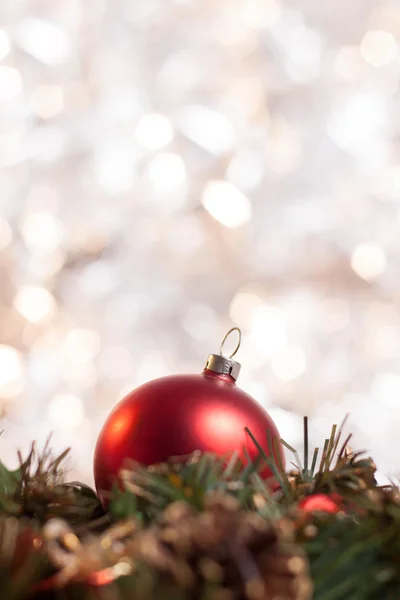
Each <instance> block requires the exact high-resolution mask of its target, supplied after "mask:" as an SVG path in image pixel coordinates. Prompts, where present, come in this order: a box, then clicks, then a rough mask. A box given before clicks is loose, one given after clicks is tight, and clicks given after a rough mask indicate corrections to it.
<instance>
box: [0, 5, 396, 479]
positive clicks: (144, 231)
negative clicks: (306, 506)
mask: <svg viewBox="0 0 400 600" xmlns="http://www.w3.org/2000/svg"><path fill="white" fill-rule="evenodd" d="M0 27H1V29H0V167H1V170H0V210H1V220H0V277H1V289H0V396H1V403H0V405H1V416H2V419H1V428H2V429H3V430H4V431H3V434H2V436H1V437H0V456H1V459H2V460H4V461H5V462H6V463H8V464H13V463H14V462H15V460H16V450H17V448H21V449H22V450H23V451H26V450H27V449H28V447H29V445H30V443H31V441H32V440H33V439H36V440H38V442H39V444H41V445H42V444H43V443H44V441H45V439H46V438H47V436H48V434H49V433H50V432H51V431H53V432H54V434H53V440H52V445H53V447H54V450H55V451H58V450H62V449H64V447H65V446H71V447H72V453H71V458H70V468H71V475H70V476H71V478H75V479H76V478H78V479H80V480H84V481H87V482H89V483H91V482H92V453H93V448H94V444H95V440H96V437H97V433H98V431H99V429H100V427H101V425H102V423H103V422H104V419H105V417H106V416H107V414H108V413H109V411H110V410H111V408H112V407H113V406H114V405H115V403H116V402H117V401H118V400H119V399H120V398H121V397H122V395H123V394H124V393H125V392H127V391H128V390H129V389H131V388H133V387H136V386H137V385H139V384H140V383H143V382H144V381H146V380H149V379H151V378H155V377H158V376H162V375H165V374H168V373H175V372H177V373H180V372H181V373H183V372H198V371H200V370H201V369H202V368H203V366H204V362H205V359H206V357H207V355H208V354H209V353H210V352H215V351H217V350H218V348H219V342H220V340H221V338H222V337H223V335H224V334H225V332H226V331H227V330H228V329H229V328H230V327H231V326H232V325H239V326H240V327H241V328H242V330H243V334H244V342H243V345H242V349H241V352H240V355H239V359H240V361H241V362H242V364H243V370H242V375H241V378H240V380H239V384H240V385H241V387H242V388H244V389H245V390H247V391H248V392H249V393H251V394H252V395H253V396H255V397H256V398H257V399H258V400H259V402H261V403H262V404H263V405H264V406H265V407H266V408H267V409H268V410H269V411H270V413H271V415H272V416H273V418H274V419H275V421H276V423H277V425H278V427H279V429H280V430H281V434H282V435H283V437H284V438H286V439H287V441H288V442H290V443H292V444H294V445H296V446H298V447H300V448H301V440H302V426H301V417H302V415H304V414H308V415H309V416H310V418H311V419H312V438H313V442H315V443H321V441H322V439H323V438H324V437H325V436H326V435H327V433H328V431H329V430H330V426H331V425H332V423H333V422H339V421H341V420H342V418H343V417H344V415H345V414H346V413H347V412H350V413H351V418H350V420H349V424H348V430H349V431H353V432H354V434H355V435H354V439H355V441H354V446H355V447H357V448H365V449H368V450H369V451H371V452H372V453H373V455H374V457H375V459H376V460H377V462H378V466H379V467H380V470H381V471H382V473H386V474H389V473H390V474H396V473H397V470H398V469H399V468H400V465H399V463H398V456H397V451H396V448H397V442H396V439H397V436H398V430H399V424H400V276H399V272H400V244H399V239H400V237H399V236H400V139H399V133H400V103H399V96H398V90H399V77H400V53H399V41H400V4H399V3H398V1H397V0H393V1H390V0H352V1H351V2H348V0H347V1H344V0H334V1H333V0H332V1H323V2H321V1H318V0H301V1H297V2H296V1H295V0H285V1H284V0H219V1H218V2H216V1H215V0H146V1H143V0H68V1H65V0H2V2H1V5H0Z"/></svg>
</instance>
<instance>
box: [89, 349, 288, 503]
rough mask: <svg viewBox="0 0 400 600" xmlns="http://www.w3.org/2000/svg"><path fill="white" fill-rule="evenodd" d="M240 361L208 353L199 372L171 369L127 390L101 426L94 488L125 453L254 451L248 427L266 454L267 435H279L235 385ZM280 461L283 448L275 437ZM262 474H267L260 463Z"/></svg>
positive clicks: (143, 457) (113, 473)
mask: <svg viewBox="0 0 400 600" xmlns="http://www.w3.org/2000/svg"><path fill="white" fill-rule="evenodd" d="M239 368H240V365H239V364H238V363H237V362H235V361H233V360H232V355H231V357H230V358H226V357H223V356H220V355H215V354H213V355H211V356H210V357H209V359H208V361H207V365H206V368H205V369H204V371H203V373H201V374H198V375H172V376H168V377H162V378H160V379H155V380H153V381H149V382H148V383H145V384H144V385H142V386H140V387H138V388H137V389H135V390H133V391H132V392H130V393H129V394H128V395H127V396H126V397H125V398H124V399H123V400H121V402H119V404H117V406H116V407H115V408H114V410H113V411H112V413H111V414H110V416H109V417H108V419H107V421H106V423H105V424H104V426H103V429H102V431H101V432H100V435H99V438H98V441H97V445H96V450H95V458H94V477H95V483H96V488H97V492H98V494H99V496H100V498H102V500H103V501H104V499H105V498H104V494H103V492H107V491H109V490H110V489H111V487H112V485H113V483H114V482H115V481H116V477H117V475H118V472H119V470H120V468H121V467H122V466H123V465H124V463H125V460H126V459H133V460H135V461H137V462H139V463H141V464H143V465H151V464H154V463H159V462H166V461H167V460H168V459H169V458H171V457H177V456H180V455H187V454H190V453H191V452H194V451H195V450H200V451H201V452H214V453H217V454H218V455H229V454H232V453H233V452H234V451H235V450H236V451H238V452H240V455H241V457H242V458H243V459H245V457H244V453H243V449H246V451H247V452H248V454H249V455H250V457H251V458H255V457H256V456H257V455H258V451H257V449H256V447H255V445H254V443H253V442H252V440H251V438H250V437H249V436H248V434H246V432H245V427H248V428H249V430H250V431H251V433H252V434H253V436H254V437H255V438H256V440H257V442H258V443H259V444H260V445H261V446H262V448H263V449H264V451H265V452H266V453H267V455H270V452H269V450H268V439H269V436H271V438H272V439H273V438H277V439H280V436H279V433H278V430H277V428H276V426H275V424H274V422H273V421H272V419H271V417H270V416H269V415H268V413H267V412H266V411H265V410H264V409H263V408H262V407H261V406H260V405H259V404H258V403H257V402H256V401H255V400H254V399H253V398H251V396H249V395H248V394H246V393H245V392H243V391H241V390H240V389H239V388H238V387H236V383H235V379H236V377H237V375H238V372H239ZM279 452H280V459H281V461H282V464H284V454H283V449H282V445H281V443H280V442H279ZM262 474H263V476H265V477H268V476H271V475H272V474H271V472H270V470H269V468H267V467H266V468H265V469H264V471H263V473H262Z"/></svg>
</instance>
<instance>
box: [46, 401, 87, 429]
mask: <svg viewBox="0 0 400 600" xmlns="http://www.w3.org/2000/svg"><path fill="white" fill-rule="evenodd" d="M84 416H85V415H84V410H83V405H82V401H81V400H80V399H79V398H78V397H77V396H74V395H73V394H69V393H59V394H56V395H55V396H54V397H53V398H52V400H51V402H50V404H49V408H48V417H49V421H50V423H51V424H52V426H53V427H55V428H56V429H67V430H69V429H76V428H77V427H79V426H80V425H82V423H83V420H84Z"/></svg>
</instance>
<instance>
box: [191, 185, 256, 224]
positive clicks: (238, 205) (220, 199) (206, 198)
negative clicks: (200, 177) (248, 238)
mask: <svg viewBox="0 0 400 600" xmlns="http://www.w3.org/2000/svg"><path fill="white" fill-rule="evenodd" d="M203 204H204V208H205V209H206V210H207V211H208V212H209V213H210V215H211V216H213V217H214V219H216V220H217V221H219V222H220V223H222V225H225V227H230V228H233V229H234V228H236V227H241V226H242V225H245V224H246V223H247V222H248V221H250V219H251V204H250V200H249V199H248V198H247V197H246V196H245V195H244V194H242V193H241V192H239V190H238V189H237V188H236V187H235V186H234V185H232V184H231V183H229V182H228V181H210V182H209V183H208V184H207V185H206V187H205V189H204V192H203Z"/></svg>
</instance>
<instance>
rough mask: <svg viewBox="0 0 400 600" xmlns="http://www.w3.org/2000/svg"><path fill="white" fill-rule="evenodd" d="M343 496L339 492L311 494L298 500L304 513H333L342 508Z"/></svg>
mask: <svg viewBox="0 0 400 600" xmlns="http://www.w3.org/2000/svg"><path fill="white" fill-rule="evenodd" d="M342 502H343V498H342V496H340V495H339V494H329V495H328V494H312V495H311V496H307V497H306V498H303V500H301V501H300V502H299V505H298V506H299V508H300V509H301V511H302V512H304V513H315V512H324V513H329V514H332V515H335V514H336V513H338V512H340V511H341V510H342V506H341V505H342Z"/></svg>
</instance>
